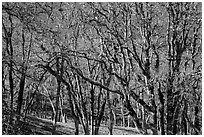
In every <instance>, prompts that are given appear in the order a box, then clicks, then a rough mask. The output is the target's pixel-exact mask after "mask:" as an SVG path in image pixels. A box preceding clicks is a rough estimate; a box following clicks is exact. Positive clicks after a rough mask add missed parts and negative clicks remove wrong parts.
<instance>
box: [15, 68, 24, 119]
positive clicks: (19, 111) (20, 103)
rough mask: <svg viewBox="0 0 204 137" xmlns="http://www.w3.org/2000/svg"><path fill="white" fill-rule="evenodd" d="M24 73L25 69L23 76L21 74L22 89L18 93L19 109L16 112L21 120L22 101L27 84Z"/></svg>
mask: <svg viewBox="0 0 204 137" xmlns="http://www.w3.org/2000/svg"><path fill="white" fill-rule="evenodd" d="M24 73H25V71H23V73H22V76H21V80H20V90H19V93H18V105H17V109H16V112H17V114H18V116H17V121H19V120H20V115H21V108H22V103H23V92H24V86H25V74H24Z"/></svg>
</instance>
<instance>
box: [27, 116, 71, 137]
mask: <svg viewBox="0 0 204 137" xmlns="http://www.w3.org/2000/svg"><path fill="white" fill-rule="evenodd" d="M26 123H28V126H29V127H30V129H31V130H32V132H33V133H32V134H35V135H65V134H66V135H73V132H71V131H73V129H72V128H70V129H66V131H62V130H60V129H61V127H62V126H61V125H58V124H57V125H56V126H55V129H54V127H53V124H52V121H50V120H44V119H40V118H36V117H33V116H28V117H27V119H26Z"/></svg>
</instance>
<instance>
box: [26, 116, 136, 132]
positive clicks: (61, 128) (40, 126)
mask: <svg viewBox="0 0 204 137" xmlns="http://www.w3.org/2000/svg"><path fill="white" fill-rule="evenodd" d="M26 123H27V126H29V129H31V130H32V134H34V135H51V134H55V135H74V123H73V122H72V121H71V120H70V121H69V122H67V123H60V122H58V124H57V126H56V130H55V132H53V131H54V130H53V126H52V121H51V120H47V119H41V118H36V117H32V116H28V118H27V120H26ZM108 133H109V132H108V128H107V127H106V126H103V125H102V126H101V127H100V130H99V134H100V135H108ZM79 134H82V135H83V134H84V132H83V129H82V126H80V130H79ZM113 134H114V135H135V134H139V133H138V132H136V129H135V128H130V127H128V128H124V127H119V126H115V127H114V129H113Z"/></svg>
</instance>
